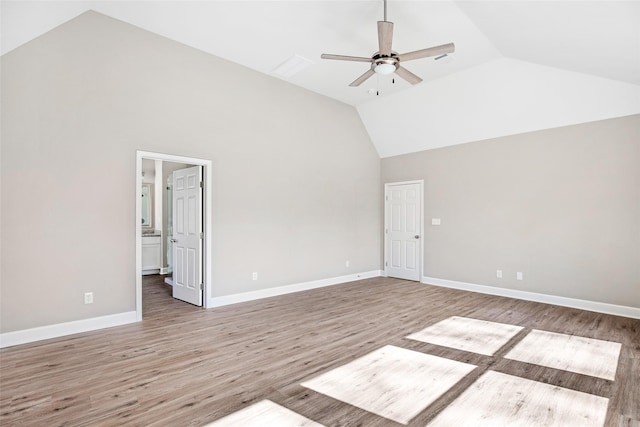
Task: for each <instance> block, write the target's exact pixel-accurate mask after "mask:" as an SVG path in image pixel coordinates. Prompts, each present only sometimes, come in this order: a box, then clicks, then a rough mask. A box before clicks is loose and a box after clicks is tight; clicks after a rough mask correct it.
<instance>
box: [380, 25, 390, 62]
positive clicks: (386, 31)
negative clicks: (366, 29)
mask: <svg viewBox="0 0 640 427" xmlns="http://www.w3.org/2000/svg"><path fill="white" fill-rule="evenodd" d="M392 41H393V22H389V21H378V53H379V54H380V55H384V56H389V55H391V42H392Z"/></svg>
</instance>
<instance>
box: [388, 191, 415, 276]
mask: <svg viewBox="0 0 640 427" xmlns="http://www.w3.org/2000/svg"><path fill="white" fill-rule="evenodd" d="M423 186H424V181H422V180H420V181H406V182H396V183H389V184H385V186H384V228H385V229H384V271H385V275H386V276H388V277H397V278H400V279H405V280H414V281H420V279H421V275H422V253H423V250H424V245H423V240H424V239H423V232H422V230H423V212H422V211H423V209H422V195H423Z"/></svg>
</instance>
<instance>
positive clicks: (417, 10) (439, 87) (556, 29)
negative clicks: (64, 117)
mask: <svg viewBox="0 0 640 427" xmlns="http://www.w3.org/2000/svg"><path fill="white" fill-rule="evenodd" d="M90 9H93V10H96V11H98V12H100V13H103V14H106V15H109V16H111V17H114V18H117V19H120V20H122V21H125V22H128V23H130V24H133V25H136V26H138V27H141V28H144V29H146V30H149V31H152V32H154V33H157V34H160V35H163V36H165V37H168V38H170V39H173V40H176V41H179V42H182V43H184V44H187V45H190V46H193V47H195V48H198V49H201V50H203V51H206V52H210V53H212V54H214V55H217V56H219V57H222V58H226V59H228V60H231V61H233V62H236V63H239V64H242V65H245V66H247V67H249V68H252V69H255V70H257V71H259V72H262V73H266V74H269V75H272V76H274V77H277V78H283V77H279V76H278V75H276V74H274V73H273V70H274V69H275V68H276V67H277V66H278V65H280V64H281V63H283V62H284V61H286V60H287V59H289V58H290V57H292V56H293V55H296V54H297V55H300V56H302V57H304V58H307V59H309V60H311V61H313V64H312V65H311V66H309V67H308V68H306V69H304V70H302V71H301V72H299V73H298V74H295V75H294V76H292V77H290V78H283V79H284V80H287V81H289V82H290V83H292V84H295V85H299V86H302V87H304V88H306V89H309V90H312V91H314V92H317V93H320V94H323V95H326V96H328V97H331V98H334V99H337V100H339V101H342V102H345V103H347V104H350V105H353V106H356V108H357V109H358V112H359V113H360V115H361V117H362V119H363V123H364V124H365V126H366V127H367V130H368V131H369V134H370V136H371V139H372V141H373V143H374V145H375V146H376V148H377V149H378V152H379V153H380V155H381V156H383V157H385V156H389V155H396V154H401V153H406V152H412V151H418V150H424V149H428V148H434V147H438V146H445V145H451V144H458V143H463V142H469V141H473V140H478V139H483V138H491V137H495V136H502V135H508V134H513V133H518V132H526V131H531V130H536V129H540V128H545V127H548V126H562V125H566V124H572V123H580V122H584V121H590V120H597V119H602V118H609V117H612V116H615V115H619V114H634V113H640V1H611V0H601V1H574V0H563V1H542V0H536V1H518V0H504V1H484V0H476V1H451V0H439V1H434V0H423V1H404V0H389V1H388V20H390V21H393V22H394V23H395V31H394V40H393V48H394V50H395V51H398V52H400V53H403V52H409V51H413V50H417V49H422V48H426V47H430V46H434V45H439V44H443V43H448V42H454V43H455V45H456V52H455V54H453V55H451V57H450V58H448V59H447V60H441V61H435V60H433V59H430V58H428V59H420V60H415V61H411V62H406V63H404V64H403V65H404V66H405V67H406V68H408V69H409V70H411V71H412V72H414V73H415V74H417V75H419V76H420V77H422V78H423V79H424V81H423V82H422V83H420V84H419V85H416V86H411V85H409V84H408V83H406V82H404V81H402V79H399V78H396V79H395V80H396V83H395V84H392V83H391V81H390V78H385V77H380V78H378V77H377V76H374V77H372V78H371V79H369V80H368V81H367V82H365V83H364V84H363V85H361V86H360V87H358V88H352V87H348V84H349V83H350V82H351V81H353V80H354V79H355V78H356V77H358V76H359V75H360V74H362V73H363V72H364V71H366V70H367V67H368V64H366V63H358V62H342V61H329V60H321V59H320V54H321V53H334V54H344V55H355V56H370V55H371V54H372V53H373V52H374V51H376V50H377V34H376V21H378V20H382V18H383V2H382V0H375V1H370V0H358V1H345V0H324V1H307V0H297V1H268V0H263V1H239V0H233V1H152V0H147V1H145V0H138V1H113V0H111V1H55V0H47V1H30V0H21V1H6V0H3V1H2V3H1V13H2V17H1V23H2V41H1V52H2V54H4V53H6V52H9V51H11V50H12V49H15V48H16V47H18V46H20V45H22V44H24V43H26V42H28V41H29V40H31V39H33V38H35V37H37V36H39V35H41V34H43V33H45V32H46V31H48V30H50V29H52V28H54V27H56V26H58V25H60V24H62V23H64V22H66V21H67V20H69V19H72V18H74V17H75V16H77V15H79V14H81V13H83V12H85V11H87V10H90ZM497 75H499V76H500V79H497V77H496V76H497ZM532 82H535V84H532ZM568 82H569V83H570V85H571V86H572V88H571V90H570V91H569V93H568V95H567V96H569V95H571V96H575V94H580V93H582V92H584V91H586V92H588V96H586V98H585V97H580V96H579V97H578V98H579V99H577V100H576V101H575V104H574V103H571V102H569V101H567V100H565V102H563V103H562V108H565V109H566V111H571V114H568V115H566V116H567V118H566V119H565V120H556V119H553V120H548V119H546V118H543V119H542V120H540V118H539V117H538V118H536V117H533V120H530V121H527V120H519V121H518V123H520V122H524V123H520V124H519V125H516V126H514V125H513V123H511V124H509V125H508V126H505V123H503V122H504V120H498V117H497V116H496V114H503V113H504V112H505V111H507V112H508V111H509V106H510V105H513V103H514V102H516V103H524V104H526V105H531V104H533V105H536V106H538V108H533V109H525V111H523V114H524V113H527V114H534V115H535V114H537V111H538V110H540V111H541V112H543V113H544V111H547V110H548V109H547V108H545V107H544V106H545V104H546V103H547V102H550V99H552V98H553V93H555V91H557V90H560V91H561V92H562V90H563V88H564V87H565V86H566V84H567V83H568ZM574 82H579V83H577V86H576V84H574ZM474 85H480V86H484V87H476V86H474ZM523 85H524V86H531V87H536V88H538V89H539V90H536V91H534V90H517V91H516V92H517V98H516V97H515V96H516V94H514V93H511V92H513V90H511V89H514V88H515V89H517V88H521V86H523ZM461 87H464V88H465V90H461V89H460V88H461ZM505 87H508V88H511V89H510V90H509V91H506V90H505V89H504V88H505ZM593 88H596V89H597V90H592V89H593ZM445 89H446V90H445ZM375 91H379V93H380V95H379V96H376V95H375V94H371V93H370V92H375ZM540 91H542V92H543V93H542V96H540ZM547 92H549V93H547ZM610 92H615V94H619V96H617V95H616V96H615V97H614V98H612V99H608V98H607V99H606V100H605V102H604V103H601V102H600V98H599V97H601V96H602V95H603V94H607V93H610ZM495 93H499V94H500V98H499V99H498V100H496V99H493V98H495V97H492V94H495ZM436 95H437V97H435V96H436ZM523 96H527V97H530V98H528V99H523V98H522V97H523ZM550 97H551V98H550ZM478 99H481V100H485V101H489V100H490V101H491V102H492V105H493V106H494V107H495V106H496V105H498V106H499V107H500V108H488V109H487V108H485V107H484V106H483V103H482V102H479V101H478ZM470 101H471V102H470ZM496 102H497V104H496ZM585 102H591V103H595V104H597V105H600V104H603V105H600V106H599V107H591V108H589V109H588V112H584V114H581V111H583V110H584V103H585ZM441 106H442V107H443V108H440V107H441ZM470 106H473V107H474V108H475V110H472V109H470ZM458 107H461V108H458ZM503 107H504V108H503ZM554 107H555V108H551V110H553V111H554V112H555V113H556V114H557V113H558V111H557V110H558V108H557V105H555V106H554ZM574 107H575V108H577V113H576V112H575V111H574V110H575V108H574ZM594 110H596V111H594ZM600 110H602V111H600ZM423 111H424V112H431V113H432V114H431V115H429V116H425V115H424V114H421V112H423ZM442 111H445V112H446V114H448V116H447V117H444V120H443V117H440V116H441V115H442V114H443V113H442ZM438 112H440V116H438V114H436V113H438ZM489 113H491V114H493V115H494V116H491V115H488V114H489ZM485 115H488V118H489V119H491V118H492V117H493V120H489V123H490V126H486V124H485V125H483V126H481V129H478V130H477V131H476V129H475V127H474V126H473V123H475V122H477V121H478V117H483V116H485ZM435 116H438V117H437V120H435V118H436V117H435ZM465 123H471V124H472V125H471V126H466V127H465ZM443 124H444V126H443ZM456 127H465V129H466V130H467V131H466V132H459V130H460V129H455V128H456ZM450 130H452V131H456V132H450ZM452 135H453V136H452ZM398 139H402V141H401V142H402V143H401V144H399V143H398Z"/></svg>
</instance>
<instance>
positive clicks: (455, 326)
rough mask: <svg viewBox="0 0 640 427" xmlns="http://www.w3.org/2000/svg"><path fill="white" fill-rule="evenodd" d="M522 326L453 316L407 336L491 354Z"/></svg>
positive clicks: (417, 339) (444, 345)
mask: <svg viewBox="0 0 640 427" xmlns="http://www.w3.org/2000/svg"><path fill="white" fill-rule="evenodd" d="M522 329H523V328H522V327H521V326H514V325H507V324H504V323H496V322H488V321H486V320H478V319H470V318H467V317H458V316H453V317H449V318H447V319H444V320H442V321H440V322H438V323H436V324H434V325H431V326H429V327H427V328H425V329H423V330H421V331H420V332H416V333H414V334H411V335H409V336H408V337H407V338H408V339H412V340H416V341H421V342H426V343H430V344H436V345H441V346H443V347H449V348H455V349H457V350H464V351H470V352H473V353H478V354H484V355H486V356H492V355H493V354H495V353H496V351H498V350H499V349H500V348H501V347H502V346H504V345H505V344H506V343H507V342H508V341H509V340H510V339H511V338H513V337H514V336H515V335H516V334H517V333H518V332H520V331H521V330H522Z"/></svg>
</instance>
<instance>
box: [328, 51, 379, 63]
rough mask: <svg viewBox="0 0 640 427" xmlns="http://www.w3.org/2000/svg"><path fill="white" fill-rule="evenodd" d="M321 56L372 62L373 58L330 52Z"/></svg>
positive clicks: (339, 59) (340, 59)
mask: <svg viewBox="0 0 640 427" xmlns="http://www.w3.org/2000/svg"><path fill="white" fill-rule="evenodd" d="M320 58H322V59H337V60H338V61H357V62H371V58H365V57H362V56H346V55H332V54H330V53H323V54H322V55H320Z"/></svg>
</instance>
